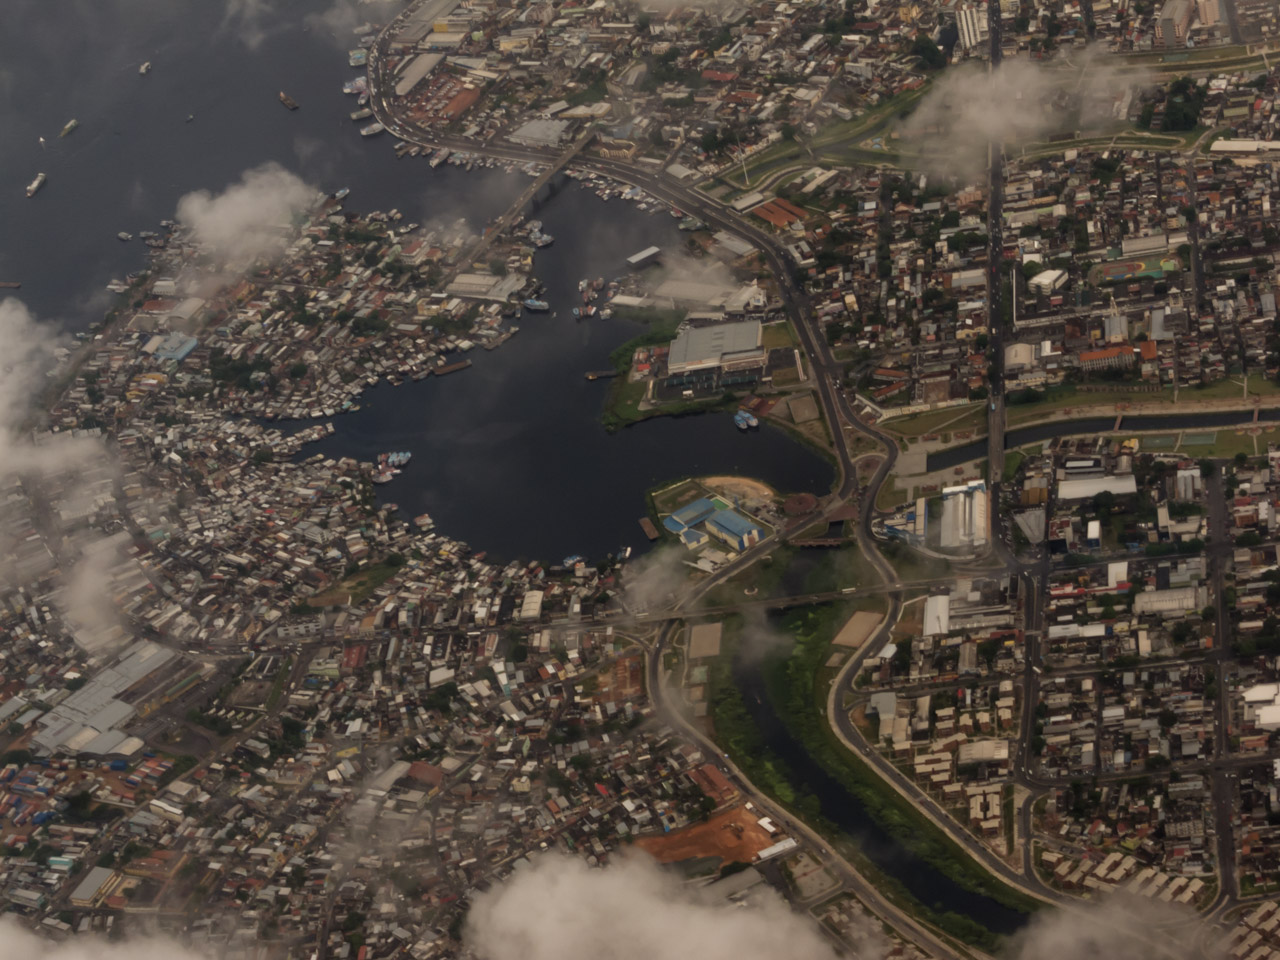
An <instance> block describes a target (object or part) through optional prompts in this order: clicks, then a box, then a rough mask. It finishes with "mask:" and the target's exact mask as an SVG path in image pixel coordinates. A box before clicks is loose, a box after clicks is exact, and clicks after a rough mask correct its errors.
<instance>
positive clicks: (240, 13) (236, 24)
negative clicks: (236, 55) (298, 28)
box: [221, 0, 284, 50]
mask: <svg viewBox="0 0 1280 960" xmlns="http://www.w3.org/2000/svg"><path fill="white" fill-rule="evenodd" d="M225 3H226V8H225V12H224V13H223V15H222V27H221V30H222V32H224V33H230V34H231V35H232V36H234V37H236V38H237V39H239V41H240V42H241V43H243V44H244V45H245V46H246V47H248V48H249V49H250V50H257V49H258V48H259V47H261V46H262V45H263V44H264V43H266V42H267V40H268V38H270V37H271V36H273V35H275V34H277V33H279V32H280V31H282V30H283V29H284V25H283V24H281V23H280V22H279V21H278V20H277V18H276V11H275V6H274V4H273V3H272V2H271V0H225Z"/></svg>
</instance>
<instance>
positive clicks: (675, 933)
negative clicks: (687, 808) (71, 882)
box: [0, 854, 874, 960]
mask: <svg viewBox="0 0 1280 960" xmlns="http://www.w3.org/2000/svg"><path fill="white" fill-rule="evenodd" d="M752 894H753V896H752V903H751V907H750V909H746V910H739V909H734V906H733V905H732V904H730V903H727V902H726V901H725V900H724V899H723V898H722V897H718V896H716V895H715V893H714V888H711V889H705V888H704V889H691V888H690V887H689V886H688V885H687V884H683V883H681V882H679V881H678V880H677V879H676V877H675V875H674V874H671V873H664V872H663V871H661V870H659V869H658V868H657V867H656V866H654V865H653V863H652V861H649V860H648V859H647V858H642V857H641V856H638V855H637V856H632V857H626V858H623V859H621V860H616V861H614V862H613V863H612V864H611V865H610V866H608V867H606V868H604V869H592V868H590V867H588V866H587V865H586V863H585V862H583V861H582V860H578V859H575V858H572V857H568V856H559V855H555V854H551V855H547V856H543V857H541V858H539V859H538V860H536V861H534V862H533V864H532V865H531V866H528V867H525V868H523V869H521V870H519V871H517V872H516V873H515V874H514V875H513V876H512V877H511V878H510V879H509V880H508V881H507V882H506V883H504V884H502V885H501V886H498V887H495V888H493V889H491V890H489V891H487V892H485V893H483V894H481V895H479V896H478V897H476V898H475V901H474V903H473V905H472V908H471V912H470V913H469V914H468V916H467V925H466V929H465V933H464V940H465V942H466V943H467V945H468V946H469V947H470V948H471V949H472V950H473V951H475V952H476V953H477V954H478V955H479V956H480V957H482V958H483V960H564V958H565V957H592V958H593V960H653V958H655V957H659V958H663V957H673V958H674V957H698V958H700V960H776V958H778V957H786V958H788V960H834V958H835V956H836V953H835V951H834V950H833V949H832V947H831V945H830V944H829V943H828V942H827V941H826V939H825V938H824V937H823V935H822V933H821V931H820V930H819V928H818V926H817V924H816V922H815V921H813V920H812V919H810V918H807V917H805V916H804V915H803V914H798V913H794V912H792V910H791V908H790V907H788V906H787V905H786V903H784V902H783V900H782V899H781V897H779V896H777V894H775V893H773V891H772V890H765V889H761V891H760V894H759V896H756V893H755V891H753V892H752ZM873 956H874V954H872V953H867V954H863V955H862V958H863V960H871V958H872V957H873ZM0 960H3V958H0Z"/></svg>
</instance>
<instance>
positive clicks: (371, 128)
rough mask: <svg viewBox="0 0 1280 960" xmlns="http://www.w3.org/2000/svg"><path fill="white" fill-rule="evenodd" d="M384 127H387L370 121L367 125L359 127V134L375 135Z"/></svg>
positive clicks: (365, 135)
mask: <svg viewBox="0 0 1280 960" xmlns="http://www.w3.org/2000/svg"><path fill="white" fill-rule="evenodd" d="M385 129H387V128H386V127H384V126H383V125H382V124H380V123H371V124H369V125H368V126H367V127H361V128H360V136H362V137H372V136H376V135H377V134H379V133H381V132H382V131H383V130H385Z"/></svg>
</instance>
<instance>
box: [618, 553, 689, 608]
mask: <svg viewBox="0 0 1280 960" xmlns="http://www.w3.org/2000/svg"><path fill="white" fill-rule="evenodd" d="M687 557H688V551H686V550H684V549H683V548H681V547H659V548H658V549H656V550H654V551H653V552H652V553H650V554H646V555H645V556H643V557H641V558H640V559H639V560H635V561H632V562H631V563H628V564H627V566H626V569H625V571H624V573H623V578H622V598H621V602H622V605H623V606H624V607H625V608H626V609H627V610H630V611H632V612H634V613H644V612H649V613H652V612H653V611H655V610H661V609H664V608H666V607H669V606H671V604H672V603H673V602H674V600H675V598H676V597H677V596H678V595H679V591H680V590H681V588H683V587H684V585H685V583H686V582H687V581H688V579H689V568H688V567H687V566H686V565H685V560H686V559H687Z"/></svg>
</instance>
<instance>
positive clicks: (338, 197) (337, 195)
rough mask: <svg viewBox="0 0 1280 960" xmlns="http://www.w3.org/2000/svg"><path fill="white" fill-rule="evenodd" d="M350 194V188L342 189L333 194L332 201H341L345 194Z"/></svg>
mask: <svg viewBox="0 0 1280 960" xmlns="http://www.w3.org/2000/svg"><path fill="white" fill-rule="evenodd" d="M350 192H351V188H350V187H343V188H342V189H341V190H339V191H338V192H337V193H335V194H334V195H333V199H335V200H341V199H343V198H344V197H345V196H346V195H347V194H349V193H350Z"/></svg>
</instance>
